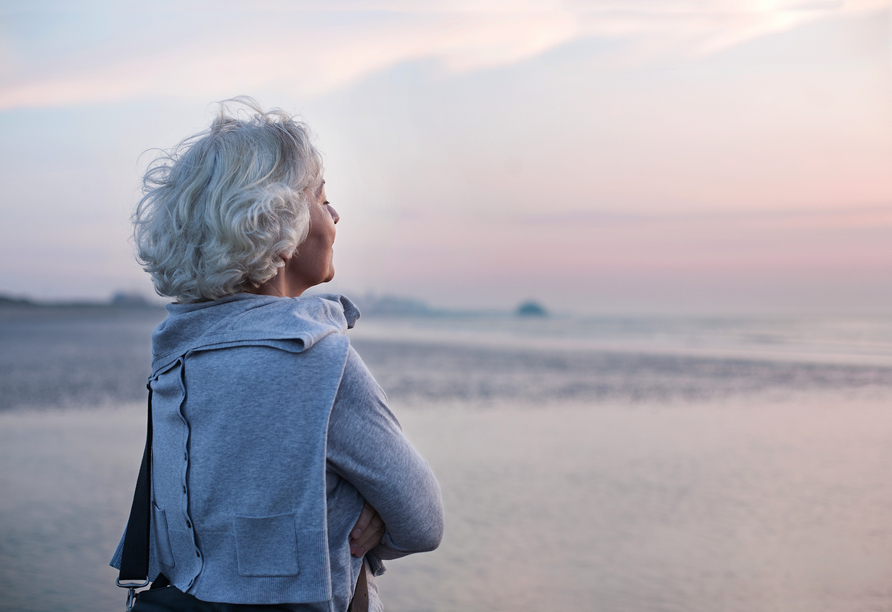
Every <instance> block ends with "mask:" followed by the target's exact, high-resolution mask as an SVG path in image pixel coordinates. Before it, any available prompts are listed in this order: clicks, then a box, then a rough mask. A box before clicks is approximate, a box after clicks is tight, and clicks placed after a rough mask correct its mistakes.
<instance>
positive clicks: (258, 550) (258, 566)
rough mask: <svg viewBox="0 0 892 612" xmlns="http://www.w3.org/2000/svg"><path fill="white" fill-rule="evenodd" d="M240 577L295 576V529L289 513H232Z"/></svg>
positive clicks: (296, 570)
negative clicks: (274, 514)
mask: <svg viewBox="0 0 892 612" xmlns="http://www.w3.org/2000/svg"><path fill="white" fill-rule="evenodd" d="M232 527H233V533H234V534H235V546H236V554H237V555H238V573H239V575H240V576H296V575H297V574H298V573H299V572H300V568H299V567H298V563H297V529H296V527H295V516H294V514H293V513H288V514H279V515H276V516H263V517H250V516H238V515H235V516H233V519H232Z"/></svg>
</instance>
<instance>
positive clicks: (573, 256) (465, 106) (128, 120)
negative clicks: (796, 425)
mask: <svg viewBox="0 0 892 612" xmlns="http://www.w3.org/2000/svg"><path fill="white" fill-rule="evenodd" d="M416 4H417V3H400V2H391V3H381V4H375V3H358V2H357V3H350V2H347V3H340V4H331V3H326V4H319V5H314V4H313V3H301V4H298V5H295V4H294V3H291V2H274V1H268V2H261V3H260V4H258V5H257V7H256V9H255V8H252V10H251V11H250V12H244V11H243V10H242V8H241V5H240V4H237V3H234V2H232V3H227V2H224V3H215V4H214V8H213V10H211V7H210V5H208V4H206V3H201V2H195V3H190V2H177V3H173V2H170V3H165V2H158V3H152V5H151V6H142V5H137V4H136V3H134V5H133V6H132V7H128V6H127V4H126V3H105V2H83V3H77V4H71V3H62V2H58V3H56V2H9V3H5V5H4V8H3V9H2V10H0V130H2V133H3V138H2V140H0V156H2V160H3V163H2V164H0V173H2V179H3V180H2V183H0V184H2V185H3V187H2V192H0V193H2V200H0V202H2V203H0V220H2V223H0V293H7V294H18V295H29V296H33V297H37V298H43V299H58V298H104V297H107V296H108V295H110V294H111V293H112V292H113V291H115V290H119V289H125V290H140V291H144V292H148V291H150V289H149V288H148V283H147V278H146V275H145V274H144V273H143V272H141V271H140V270H139V268H138V267H137V266H136V265H135V264H134V263H133V260H132V258H131V256H130V252H129V246H128V245H127V234H128V230H127V217H128V214H129V209H130V207H131V206H132V204H133V202H134V201H135V198H136V192H137V189H138V179H139V172H140V169H141V168H142V167H143V166H144V165H145V163H146V161H147V159H148V158H147V157H145V156H143V157H142V158H140V153H141V152H142V151H144V150H146V149H149V148H151V147H168V146H171V145H173V144H175V142H176V141H177V140H179V139H180V138H182V137H183V136H186V135H188V134H190V133H192V132H194V131H197V130H198V129H200V128H201V127H202V126H203V124H204V123H205V122H206V121H207V119H208V117H209V112H210V109H211V107H210V103H211V102H212V101H214V100H220V99H224V98H227V97H230V96H232V95H236V94H249V95H253V96H255V97H256V98H258V99H259V100H260V101H261V102H262V103H264V104H267V105H276V106H281V107H283V108H286V109H288V110H292V111H295V112H299V113H301V114H302V115H303V116H304V118H305V119H306V120H307V121H308V122H309V123H310V125H311V126H312V127H313V128H314V129H315V130H316V132H317V133H318V135H319V144H320V146H321V147H322V149H323V151H324V152H325V156H326V168H327V174H326V179H327V182H328V192H329V197H330V199H331V200H332V201H333V202H335V203H336V205H337V206H338V210H339V212H340V213H341V215H342V223H341V224H340V225H339V237H338V240H337V244H336V265H337V268H338V277H337V279H336V282H335V284H334V285H333V288H335V289H337V290H343V291H345V292H365V291H377V292H391V293H399V294H403V295H409V296H414V297H418V298H421V299H425V300H427V301H429V302H430V303H432V304H434V305H442V306H453V307H497V308H511V307H513V306H514V305H515V304H516V303H517V302H518V301H520V300H522V299H526V298H530V297H532V298H537V299H540V300H541V301H543V302H544V303H546V304H547V305H550V306H552V307H553V308H555V309H564V310H572V311H576V312H603V311H610V312H617V311H620V312H628V311H654V310H661V309H662V310H673V311H676V310H678V311H697V312H711V311H715V312H728V311H735V312H740V311H743V312H751V311H759V312H764V311H780V310H782V311H806V310H808V311H820V310H827V311H862V312H889V306H892V48H890V39H892V10H890V3H889V2H888V1H885V2H873V1H862V2H838V3H837V2H811V3H803V2H744V1H737V2H730V1H726V2H722V1H710V2H706V1H702V2H696V1H695V2H675V1H674V0H662V1H660V2H657V1H651V2H648V1H643V0H630V1H627V2H623V3H615V2H587V3H573V2H474V3H470V2H469V3H460V2H449V3H445V2H444V3H439V2H430V3H424V5H423V6H424V7H425V8H424V9H419V8H418V7H417V6H416ZM252 7H253V5H252ZM295 7H296V8H295Z"/></svg>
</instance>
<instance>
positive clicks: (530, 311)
mask: <svg viewBox="0 0 892 612" xmlns="http://www.w3.org/2000/svg"><path fill="white" fill-rule="evenodd" d="M514 314H516V315H517V316H518V317H547V316H548V311H547V310H545V308H544V307H543V306H542V305H541V304H539V302H534V301H532V300H530V301H529V302H524V303H523V304H521V305H520V306H518V307H517V310H515V311H514Z"/></svg>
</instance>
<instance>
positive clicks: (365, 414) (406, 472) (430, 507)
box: [327, 347, 444, 559]
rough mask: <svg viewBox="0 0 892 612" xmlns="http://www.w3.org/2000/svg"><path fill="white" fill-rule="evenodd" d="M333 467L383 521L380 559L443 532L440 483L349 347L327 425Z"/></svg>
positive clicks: (420, 546)
mask: <svg viewBox="0 0 892 612" xmlns="http://www.w3.org/2000/svg"><path fill="white" fill-rule="evenodd" d="M327 456H328V462H329V466H330V468H331V469H332V470H333V471H334V472H335V473H337V474H338V475H339V476H341V477H342V478H344V479H346V480H347V481H348V482H350V483H351V484H352V485H353V486H354V487H356V489H357V491H359V493H360V495H362V497H363V498H365V500H366V501H368V502H369V503H370V504H371V505H372V507H374V508H375V510H377V511H378V514H379V515H381V518H382V519H383V521H384V525H385V529H386V532H385V534H384V538H383V539H382V541H381V544H379V545H378V546H377V547H376V548H375V550H374V553H375V554H376V555H377V556H378V557H380V558H381V559H396V558H398V557H403V556H405V555H408V554H411V553H416V552H425V551H429V550H433V549H435V548H436V547H437V546H438V545H439V544H440V540H441V539H442V537H443V523H444V517H443V502H442V498H441V495H440V485H439V483H437V479H436V478H435V477H434V474H433V472H432V471H431V469H430V467H429V466H428V464H427V461H425V460H424V459H423V458H422V457H421V455H419V454H418V451H416V450H415V448H414V447H413V446H412V445H411V444H410V443H409V440H408V439H406V436H405V435H403V431H402V428H401V427H400V424H399V421H397V419H396V417H395V416H394V415H393V413H392V412H391V411H390V409H389V408H388V407H387V398H386V397H385V395H384V392H383V391H382V389H381V387H380V386H379V385H378V383H377V382H376V381H375V379H374V378H373V377H372V375H371V373H370V372H369V371H368V368H366V366H365V364H364V363H363V361H362V359H361V358H360V357H359V354H358V353H357V352H356V351H355V350H354V349H353V347H350V349H349V352H348V355H347V361H346V364H345V366H344V374H343V377H342V378H341V384H340V387H339V388H338V393H337V396H336V398H335V401H334V406H333V407H332V411H331V417H330V420H329V426H328V449H327Z"/></svg>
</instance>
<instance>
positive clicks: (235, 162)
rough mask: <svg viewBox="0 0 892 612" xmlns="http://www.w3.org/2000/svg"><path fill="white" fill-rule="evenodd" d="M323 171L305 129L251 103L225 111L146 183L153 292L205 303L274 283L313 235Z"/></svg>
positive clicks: (144, 256)
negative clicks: (287, 258)
mask: <svg viewBox="0 0 892 612" xmlns="http://www.w3.org/2000/svg"><path fill="white" fill-rule="evenodd" d="M239 111H241V112H239ZM322 171H323V168H322V157H321V155H320V154H319V152H318V151H317V150H316V148H315V146H314V145H313V143H312V135H311V133H310V131H309V128H308V127H307V126H306V125H305V124H304V123H302V122H300V121H298V120H296V119H295V118H294V117H293V116H291V115H289V114H287V113H285V112H283V111H282V110H280V109H272V110H269V111H264V110H263V109H262V108H261V107H260V106H259V105H258V104H257V102H256V101H254V100H253V99H251V98H248V97H238V98H233V99H231V100H226V101H224V102H221V103H220V110H219V113H218V115H217V117H216V118H215V119H214V121H213V122H212V123H211V127H210V128H209V129H208V130H206V131H204V132H201V133H199V134H196V135H194V136H190V137H189V138H186V139H185V140H183V141H182V142H180V143H179V144H178V145H177V146H176V147H174V148H173V149H172V150H170V151H164V152H162V153H161V155H159V156H158V157H157V158H156V159H155V160H154V161H153V162H152V163H151V164H150V165H149V169H148V170H147V171H146V174H145V176H144V177H143V193H144V195H143V197H142V199H141V200H140V201H139V204H138V205H137V206H136V210H135V212H134V213H133V219H132V220H133V239H134V242H135V245H136V251H137V260H138V261H139V263H140V264H141V265H142V267H143V269H145V270H146V272H148V273H149V274H151V275H152V282H153V283H154V285H155V291H156V292H157V293H158V294H159V295H163V296H168V297H172V298H176V300H177V301H179V302H200V301H206V300H215V299H218V298H221V297H224V296H227V295H230V294H233V293H239V292H242V291H249V290H251V289H254V288H256V287H259V286H260V285H262V284H263V283H265V282H266V281H268V280H269V279H271V278H272V277H273V276H275V274H276V271H277V269H278V268H280V267H281V266H282V265H284V262H283V260H282V254H283V253H293V252H295V251H296V250H297V248H298V246H299V245H300V244H301V243H302V242H303V241H304V239H305V238H306V236H307V231H308V229H309V219H310V217H309V198H311V197H315V193H316V191H317V190H318V188H319V186H320V185H321V184H322Z"/></svg>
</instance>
